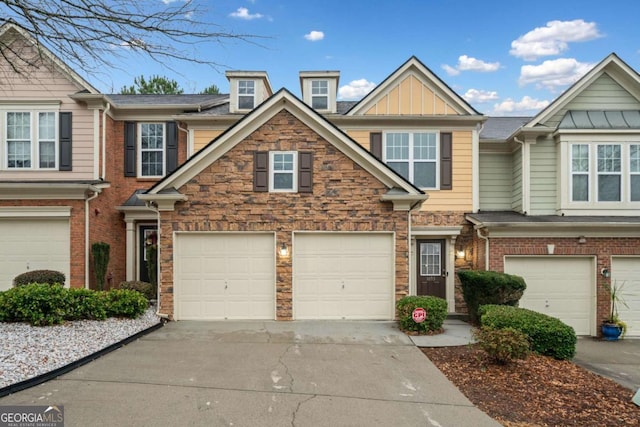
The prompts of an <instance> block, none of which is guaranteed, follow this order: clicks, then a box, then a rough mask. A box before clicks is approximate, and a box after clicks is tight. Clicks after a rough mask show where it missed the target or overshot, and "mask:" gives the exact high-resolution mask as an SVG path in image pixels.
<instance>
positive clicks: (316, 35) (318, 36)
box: [304, 30, 324, 42]
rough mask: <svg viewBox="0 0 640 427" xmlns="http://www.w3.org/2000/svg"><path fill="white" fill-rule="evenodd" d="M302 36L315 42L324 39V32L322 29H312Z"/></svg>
mask: <svg viewBox="0 0 640 427" xmlns="http://www.w3.org/2000/svg"><path fill="white" fill-rule="evenodd" d="M304 38H305V39H307V40H309V41H312V42H317V41H319V40H322V39H324V33H323V32H322V31H316V30H313V31H311V32H310V33H309V34H305V35H304Z"/></svg>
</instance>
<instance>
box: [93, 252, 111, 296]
mask: <svg viewBox="0 0 640 427" xmlns="http://www.w3.org/2000/svg"><path fill="white" fill-rule="evenodd" d="M109 250H110V246H109V244H108V243H105V242H95V243H94V244H92V245H91V254H92V255H93V271H94V273H95V275H96V286H97V287H98V290H100V291H101V290H103V289H104V278H105V276H106V275H107V267H108V266H109Z"/></svg>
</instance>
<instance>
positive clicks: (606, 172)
mask: <svg viewBox="0 0 640 427" xmlns="http://www.w3.org/2000/svg"><path fill="white" fill-rule="evenodd" d="M597 160H598V201H599V202H619V201H620V200H621V198H620V196H621V192H622V168H621V166H622V159H621V147H620V145H618V144H599V145H598V148H597Z"/></svg>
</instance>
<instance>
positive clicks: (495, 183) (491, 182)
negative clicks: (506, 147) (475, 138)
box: [480, 153, 513, 211]
mask: <svg viewBox="0 0 640 427" xmlns="http://www.w3.org/2000/svg"><path fill="white" fill-rule="evenodd" d="M511 162H512V155H511V153H500V154H496V153H480V210H481V211H508V210H510V209H511V192H512V189H511V182H512V173H513V166H512V164H511Z"/></svg>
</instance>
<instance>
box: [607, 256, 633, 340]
mask: <svg viewBox="0 0 640 427" xmlns="http://www.w3.org/2000/svg"><path fill="white" fill-rule="evenodd" d="M611 282H612V283H616V284H618V285H620V284H622V290H621V292H620V295H621V297H622V299H623V300H624V302H625V303H626V305H627V306H626V307H625V305H624V304H619V307H618V315H619V316H620V319H621V320H623V321H624V322H626V323H627V335H628V336H630V337H640V257H612V258H611Z"/></svg>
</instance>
